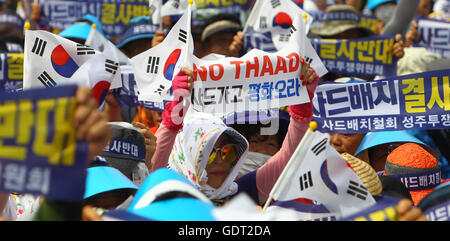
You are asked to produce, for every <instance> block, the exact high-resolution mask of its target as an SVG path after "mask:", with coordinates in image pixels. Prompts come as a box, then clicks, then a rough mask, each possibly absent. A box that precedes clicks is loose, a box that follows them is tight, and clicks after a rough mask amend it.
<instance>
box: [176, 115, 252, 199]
mask: <svg viewBox="0 0 450 241" xmlns="http://www.w3.org/2000/svg"><path fill="white" fill-rule="evenodd" d="M223 133H226V134H228V135H229V136H230V137H231V138H232V143H233V144H237V146H238V153H237V158H236V161H235V162H234V165H233V166H232V167H231V170H230V174H229V175H228V177H227V178H226V179H225V181H224V182H223V184H222V185H221V186H220V187H219V188H217V189H216V188H213V187H211V186H209V185H208V184H207V182H208V174H207V173H206V170H205V169H206V164H207V163H208V157H209V154H210V153H211V152H212V150H213V147H214V145H215V143H216V141H217V140H218V139H219V137H220V136H221V135H222V134H223ZM247 153H248V142H247V140H246V139H245V138H244V137H243V136H242V135H241V134H239V133H238V132H237V131H235V130H234V129H233V128H231V127H228V126H227V125H225V123H224V122H223V121H222V119H221V118H220V117H218V116H215V115H212V114H207V113H200V112H199V113H194V114H192V115H188V116H186V118H185V120H184V123H183V129H182V131H181V132H179V133H178V134H177V136H176V138H175V143H174V146H173V149H172V152H171V154H170V157H169V162H168V163H169V165H168V167H169V168H170V169H172V170H175V171H177V172H178V173H180V174H182V175H183V176H184V177H186V178H187V179H188V180H189V181H190V182H192V183H193V184H194V185H195V186H196V187H197V188H198V189H199V190H200V191H201V192H202V193H204V194H205V195H206V196H207V197H208V198H209V199H222V198H225V197H227V196H230V195H233V194H235V193H236V192H237V189H238V187H237V184H236V183H235V182H234V179H235V178H236V176H237V175H238V173H239V170H240V169H241V166H242V164H243V162H244V161H245V159H246V156H247Z"/></svg>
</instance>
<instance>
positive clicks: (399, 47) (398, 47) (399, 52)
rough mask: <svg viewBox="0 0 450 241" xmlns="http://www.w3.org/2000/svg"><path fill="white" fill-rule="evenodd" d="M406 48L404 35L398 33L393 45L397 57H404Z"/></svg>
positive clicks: (393, 52) (393, 51)
mask: <svg viewBox="0 0 450 241" xmlns="http://www.w3.org/2000/svg"><path fill="white" fill-rule="evenodd" d="M404 48H405V46H404V43H403V39H402V35H401V34H396V35H395V44H394V46H392V54H393V55H394V56H395V57H397V58H399V59H400V58H402V57H403V56H404V55H405V51H404V50H403V49H404Z"/></svg>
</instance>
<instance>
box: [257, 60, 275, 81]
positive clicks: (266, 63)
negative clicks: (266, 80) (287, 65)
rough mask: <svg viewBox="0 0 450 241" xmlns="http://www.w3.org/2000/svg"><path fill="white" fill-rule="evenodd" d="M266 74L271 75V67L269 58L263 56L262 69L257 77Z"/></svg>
mask: <svg viewBox="0 0 450 241" xmlns="http://www.w3.org/2000/svg"><path fill="white" fill-rule="evenodd" d="M266 73H269V75H273V66H272V61H270V58H269V56H266V55H264V62H263V67H262V70H261V74H259V76H264V75H265V74H266Z"/></svg>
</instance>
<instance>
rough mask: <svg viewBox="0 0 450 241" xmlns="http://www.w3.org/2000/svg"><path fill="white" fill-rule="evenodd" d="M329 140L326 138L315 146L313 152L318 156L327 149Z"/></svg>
mask: <svg viewBox="0 0 450 241" xmlns="http://www.w3.org/2000/svg"><path fill="white" fill-rule="evenodd" d="M327 142H328V138H324V139H323V140H321V141H320V142H319V143H317V144H316V145H314V146H313V148H312V149H311V151H312V152H313V153H314V154H315V155H316V156H318V155H319V154H320V153H321V152H322V151H323V150H325V149H327Z"/></svg>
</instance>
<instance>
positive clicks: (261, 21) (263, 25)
mask: <svg viewBox="0 0 450 241" xmlns="http://www.w3.org/2000/svg"><path fill="white" fill-rule="evenodd" d="M259 28H260V29H266V28H267V17H263V16H261V17H260V18H259Z"/></svg>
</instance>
